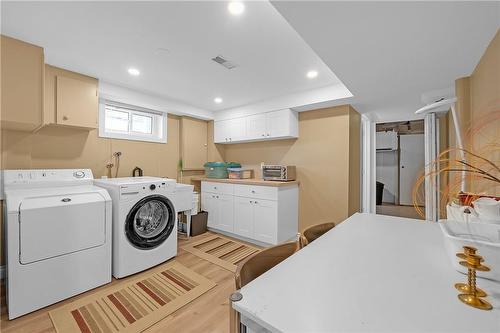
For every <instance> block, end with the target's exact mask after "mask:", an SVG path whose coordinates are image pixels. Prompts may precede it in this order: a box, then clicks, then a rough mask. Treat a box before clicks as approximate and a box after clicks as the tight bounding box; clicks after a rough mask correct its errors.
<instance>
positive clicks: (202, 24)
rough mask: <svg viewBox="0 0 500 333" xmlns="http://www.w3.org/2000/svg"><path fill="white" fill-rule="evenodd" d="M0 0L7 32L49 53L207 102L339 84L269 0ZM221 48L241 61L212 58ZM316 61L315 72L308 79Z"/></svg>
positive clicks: (74, 65) (71, 64) (56, 61)
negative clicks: (233, 8) (230, 2)
mask: <svg viewBox="0 0 500 333" xmlns="http://www.w3.org/2000/svg"><path fill="white" fill-rule="evenodd" d="M1 5H2V25H1V28H2V33H3V34H6V35H9V36H12V37H15V38H19V39H22V40H25V41H28V42H31V43H33V44H36V45H40V46H42V47H44V48H45V58H46V62H47V63H49V64H52V65H55V66H59V67H63V68H66V69H70V70H73V71H77V72H81V73H84V74H87V75H91V76H94V77H98V78H99V79H101V80H103V81H106V82H109V83H113V84H118V85H122V86H125V87H128V88H133V89H137V90H139V91H142V92H148V93H153V94H155V95H158V96H162V97H165V98H170V99H173V100H177V101H181V102H184V103H186V104H188V105H192V106H195V107H197V108H202V109H204V110H211V111H216V110H222V109H228V108H234V107H239V106H242V105H247V104H252V103H256V102H261V101H263V100H266V99H272V98H276V97H279V96H283V95H288V94H291V93H297V92H303V91H310V90H312V89H318V88H323V87H325V86H331V85H338V84H339V80H338V79H337V77H336V76H335V74H333V72H332V71H331V70H330V69H329V68H328V67H327V66H326V65H325V64H324V63H323V62H322V61H321V59H320V58H319V57H318V56H317V55H316V54H315V53H314V52H313V51H312V50H311V48H310V47H309V46H308V45H307V44H306V43H305V42H304V41H303V40H302V39H301V38H300V36H299V35H298V34H297V33H296V32H295V30H294V29H293V28H292V27H290V25H289V24H288V23H287V22H286V21H285V20H284V19H283V17H282V16H281V15H280V14H279V13H278V12H277V11H276V9H275V8H274V7H273V6H272V5H271V4H270V3H269V2H247V3H245V5H246V10H245V12H244V14H243V15H241V16H232V15H230V14H229V13H228V10H227V2H71V3H70V2H6V1H3V2H2V4H1ZM217 55H223V56H224V57H226V58H228V59H229V60H231V61H233V62H234V63H236V64H237V65H238V67H237V68H235V69H232V70H227V69H226V68H224V67H222V66H220V65H218V64H216V63H215V62H213V61H211V60H210V59H211V58H213V57H215V56H217ZM129 67H136V68H138V69H139V70H140V71H141V75H140V76H138V77H132V76H130V75H129V74H128V73H127V69H128V68H129ZM312 69H314V70H317V71H318V72H319V75H318V77H317V78H316V79H313V80H310V79H307V78H306V72H307V71H309V70H312ZM344 88H345V87H344ZM214 97H222V98H223V100H224V102H223V103H222V104H220V105H217V104H215V103H214V101H213V99H214Z"/></svg>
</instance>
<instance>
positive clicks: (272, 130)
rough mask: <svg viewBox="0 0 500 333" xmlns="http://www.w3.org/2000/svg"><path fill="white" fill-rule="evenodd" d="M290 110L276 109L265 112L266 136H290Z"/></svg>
mask: <svg viewBox="0 0 500 333" xmlns="http://www.w3.org/2000/svg"><path fill="white" fill-rule="evenodd" d="M290 112H291V111H290V110H278V111H273V112H268V113H266V123H267V132H266V137H270V138H277V137H282V136H290Z"/></svg>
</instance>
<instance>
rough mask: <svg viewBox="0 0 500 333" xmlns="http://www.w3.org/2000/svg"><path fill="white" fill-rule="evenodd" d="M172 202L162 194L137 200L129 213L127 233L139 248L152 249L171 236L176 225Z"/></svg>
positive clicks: (126, 222)
mask: <svg viewBox="0 0 500 333" xmlns="http://www.w3.org/2000/svg"><path fill="white" fill-rule="evenodd" d="M175 214H176V213H175V209H174V205H173V204H172V202H171V201H170V200H169V199H168V198H166V197H164V196H161V195H150V196H148V197H145V198H143V199H141V200H140V201H139V202H137V203H136V204H135V205H134V206H133V207H132V209H131V210H130V212H129V213H128V215H127V219H126V221H125V234H126V236H127V239H128V240H129V242H130V243H131V244H132V245H133V246H135V247H137V248H139V249H144V250H147V249H152V248H155V247H157V246H159V245H161V244H162V243H163V242H165V240H166V239H167V238H168V237H169V236H170V234H171V233H172V230H173V229H174V226H175V220H176V218H175Z"/></svg>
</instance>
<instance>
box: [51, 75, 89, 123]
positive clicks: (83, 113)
mask: <svg viewBox="0 0 500 333" xmlns="http://www.w3.org/2000/svg"><path fill="white" fill-rule="evenodd" d="M56 86H57V87H56V114H57V117H56V118H57V124H60V125H68V126H76V127H86V128H97V112H98V96H97V83H90V82H85V81H82V80H78V79H73V78H69V77H65V76H57V79H56Z"/></svg>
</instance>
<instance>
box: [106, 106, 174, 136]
mask: <svg viewBox="0 0 500 333" xmlns="http://www.w3.org/2000/svg"><path fill="white" fill-rule="evenodd" d="M106 105H112V106H116V107H119V108H124V109H128V110H129V111H130V114H131V115H132V114H134V112H136V113H137V114H140V113H148V114H150V115H152V116H154V118H153V124H152V126H153V133H155V132H157V131H158V129H156V130H155V127H157V126H159V123H162V124H163V130H162V135H161V137H160V136H154V135H149V134H142V133H130V132H128V133H120V132H112V131H106V127H105V123H106V120H105V118H106V112H105V107H106ZM139 112H140V113H139ZM141 115H142V114H141ZM158 119H159V121H158ZM99 137H102V138H111V139H119V140H131V141H144V142H156V143H167V114H166V113H165V112H159V111H155V110H151V109H146V108H143V107H139V106H135V105H128V104H124V103H119V102H115V101H110V100H100V101H99Z"/></svg>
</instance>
